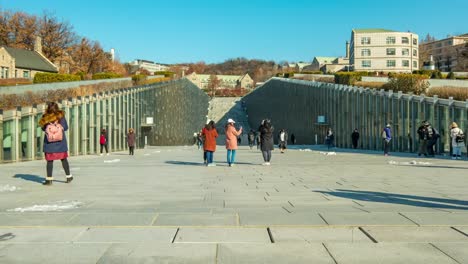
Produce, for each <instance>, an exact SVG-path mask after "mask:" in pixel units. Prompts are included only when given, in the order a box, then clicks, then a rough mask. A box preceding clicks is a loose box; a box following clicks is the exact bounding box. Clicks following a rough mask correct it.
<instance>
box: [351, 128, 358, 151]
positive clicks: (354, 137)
mask: <svg viewBox="0 0 468 264" xmlns="http://www.w3.org/2000/svg"><path fill="white" fill-rule="evenodd" d="M351 141H352V142H353V148H355V149H356V148H357V147H358V141H359V132H358V130H357V128H356V129H354V131H353V133H352V134H351Z"/></svg>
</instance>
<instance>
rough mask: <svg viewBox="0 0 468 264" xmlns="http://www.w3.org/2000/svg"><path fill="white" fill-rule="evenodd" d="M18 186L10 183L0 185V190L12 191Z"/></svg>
mask: <svg viewBox="0 0 468 264" xmlns="http://www.w3.org/2000/svg"><path fill="white" fill-rule="evenodd" d="M19 189H20V188H18V187H16V186H11V185H8V184H7V185H0V192H14V191H17V190H19Z"/></svg>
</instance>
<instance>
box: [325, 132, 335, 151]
mask: <svg viewBox="0 0 468 264" xmlns="http://www.w3.org/2000/svg"><path fill="white" fill-rule="evenodd" d="M334 142H335V135H334V134H333V130H332V129H331V128H328V130H327V135H326V136H325V144H327V147H328V151H330V149H331V148H332V147H334V146H335V143H334Z"/></svg>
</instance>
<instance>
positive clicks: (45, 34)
mask: <svg viewBox="0 0 468 264" xmlns="http://www.w3.org/2000/svg"><path fill="white" fill-rule="evenodd" d="M38 26H39V28H38V35H39V36H40V37H41V38H42V51H43V53H44V55H45V56H46V57H47V58H48V59H49V60H51V61H54V60H55V59H57V58H58V57H60V56H63V55H64V51H65V50H66V49H67V48H69V47H70V46H73V45H74V44H75V43H76V42H77V36H76V34H75V33H74V32H73V27H72V26H71V25H70V24H68V23H67V22H61V21H59V20H58V19H57V18H56V17H55V16H53V15H51V14H48V13H44V14H43V15H42V17H41V18H40V19H39V25H38Z"/></svg>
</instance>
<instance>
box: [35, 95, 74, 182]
mask: <svg viewBox="0 0 468 264" xmlns="http://www.w3.org/2000/svg"><path fill="white" fill-rule="evenodd" d="M39 125H40V126H41V127H42V130H43V131H44V132H45V133H46V135H45V137H44V153H45V159H46V161H47V177H46V180H45V182H44V183H43V184H44V185H52V181H53V180H54V178H53V177H52V170H53V167H54V160H61V161H62V166H63V170H64V171H65V174H66V176H67V183H69V182H71V181H72V180H73V176H72V175H71V174H70V165H69V164H68V159H67V158H68V145H67V138H66V137H65V131H67V130H68V124H67V120H66V119H65V112H64V111H62V110H60V109H59V107H58V105H57V103H55V102H51V103H48V104H47V110H46V111H45V113H44V115H43V116H42V118H41V120H40V121H39Z"/></svg>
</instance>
